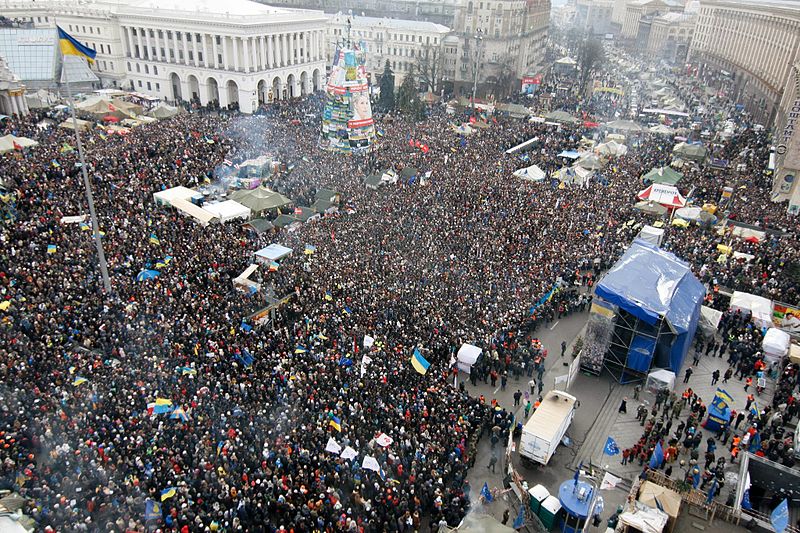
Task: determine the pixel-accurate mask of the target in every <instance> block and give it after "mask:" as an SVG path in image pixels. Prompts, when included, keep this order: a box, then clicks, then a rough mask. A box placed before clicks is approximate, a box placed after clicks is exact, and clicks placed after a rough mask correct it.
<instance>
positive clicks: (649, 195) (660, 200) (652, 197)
mask: <svg viewBox="0 0 800 533" xmlns="http://www.w3.org/2000/svg"><path fill="white" fill-rule="evenodd" d="M637 197H638V198H639V200H648V201H650V202H655V203H657V204H661V205H663V206H664V207H668V208H673V209H675V208H678V207H683V206H685V205H686V198H684V197H683V196H681V193H680V192H679V191H678V188H677V187H675V186H673V185H661V184H660V183H654V184H652V185H650V186H649V187H647V188H646V189H644V190H642V191H639V194H638V195H637Z"/></svg>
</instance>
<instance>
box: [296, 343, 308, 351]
mask: <svg viewBox="0 0 800 533" xmlns="http://www.w3.org/2000/svg"><path fill="white" fill-rule="evenodd" d="M306 352H308V350H307V349H306V347H305V346H303V345H302V344H298V345H297V346H296V347H295V349H294V353H306Z"/></svg>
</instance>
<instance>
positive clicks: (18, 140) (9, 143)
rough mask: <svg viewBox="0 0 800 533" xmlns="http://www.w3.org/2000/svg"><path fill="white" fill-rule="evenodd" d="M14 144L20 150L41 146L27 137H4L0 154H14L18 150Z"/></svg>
mask: <svg viewBox="0 0 800 533" xmlns="http://www.w3.org/2000/svg"><path fill="white" fill-rule="evenodd" d="M14 144H16V145H17V146H19V147H20V148H30V147H31V146H39V143H38V142H36V141H34V140H33V139H28V138H27V137H17V136H15V135H10V134H9V135H4V136H3V137H0V154H4V153H6V152H12V151H14V150H16V148H15V147H14Z"/></svg>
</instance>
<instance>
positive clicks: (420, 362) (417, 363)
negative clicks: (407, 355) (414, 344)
mask: <svg viewBox="0 0 800 533" xmlns="http://www.w3.org/2000/svg"><path fill="white" fill-rule="evenodd" d="M411 366H413V367H414V370H416V371H417V372H419V373H420V374H422V375H425V374H426V373H427V372H428V367H429V366H431V364H430V363H429V362H428V361H427V360H426V359H425V358H424V357H422V354H421V353H419V348H414V353H413V354H412V355H411Z"/></svg>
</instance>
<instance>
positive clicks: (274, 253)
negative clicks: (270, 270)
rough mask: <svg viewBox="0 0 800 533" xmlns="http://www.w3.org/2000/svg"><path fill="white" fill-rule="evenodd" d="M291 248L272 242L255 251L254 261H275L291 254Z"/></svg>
mask: <svg viewBox="0 0 800 533" xmlns="http://www.w3.org/2000/svg"><path fill="white" fill-rule="evenodd" d="M291 253H292V249H291V248H287V247H286V246H283V245H281V244H276V243H272V244H270V245H269V246H267V247H266V248H262V249H260V250H259V251H257V252H256V254H255V255H256V261H261V262H268V261H277V260H279V259H283V258H284V257H286V256H288V255H291Z"/></svg>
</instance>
